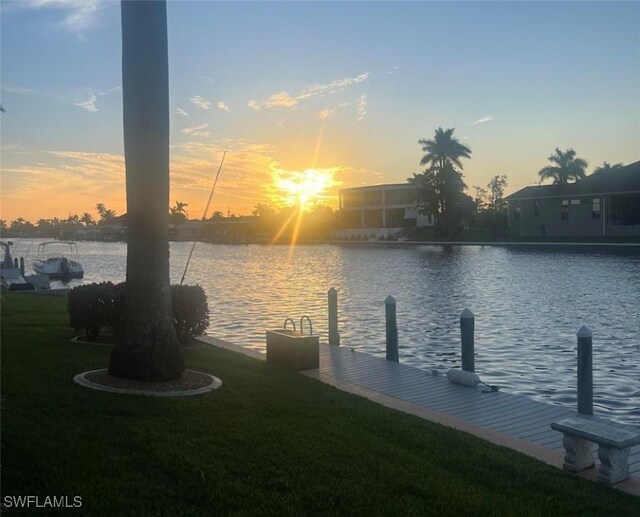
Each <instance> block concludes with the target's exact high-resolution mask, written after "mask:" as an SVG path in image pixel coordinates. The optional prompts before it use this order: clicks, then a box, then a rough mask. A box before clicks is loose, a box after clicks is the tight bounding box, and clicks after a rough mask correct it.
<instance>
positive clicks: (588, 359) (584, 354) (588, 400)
mask: <svg viewBox="0 0 640 517" xmlns="http://www.w3.org/2000/svg"><path fill="white" fill-rule="evenodd" d="M576 335H577V336H578V413H582V414H583V415H593V358H592V351H593V344H592V336H593V335H592V333H591V329H589V327H580V330H578V332H577V334H576Z"/></svg>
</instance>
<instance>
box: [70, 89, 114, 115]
mask: <svg viewBox="0 0 640 517" xmlns="http://www.w3.org/2000/svg"><path fill="white" fill-rule="evenodd" d="M120 90H122V88H121V87H120V86H114V87H113V88H108V89H106V90H93V89H92V88H89V89H88V94H87V96H88V98H87V99H84V100H80V101H76V102H74V103H73V104H74V106H78V107H79V108H82V109H83V110H86V111H89V112H92V113H95V112H96V111H98V106H97V104H96V101H97V100H98V97H103V96H105V95H108V94H110V93H115V92H119V91H120Z"/></svg>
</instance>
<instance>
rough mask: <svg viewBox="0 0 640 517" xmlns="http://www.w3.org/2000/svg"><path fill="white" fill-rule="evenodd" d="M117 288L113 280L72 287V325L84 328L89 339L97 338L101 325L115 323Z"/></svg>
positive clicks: (69, 303) (70, 319)
mask: <svg viewBox="0 0 640 517" xmlns="http://www.w3.org/2000/svg"><path fill="white" fill-rule="evenodd" d="M115 288H116V286H115V285H113V284H112V283H111V282H102V283H100V284H87V285H80V286H78V287H74V288H73V289H71V290H70V291H69V297H68V302H67V310H68V311H69V323H70V324H71V326H72V327H73V328H74V329H76V330H84V331H85V333H86V336H87V337H88V338H89V339H96V338H97V337H98V334H100V328H101V327H103V326H104V325H111V324H113V323H114V318H115V312H116V311H115V307H114V293H115Z"/></svg>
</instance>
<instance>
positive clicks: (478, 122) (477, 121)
mask: <svg viewBox="0 0 640 517" xmlns="http://www.w3.org/2000/svg"><path fill="white" fill-rule="evenodd" d="M492 120H493V117H490V116H486V117H482V118H480V119H478V120H476V121H475V122H472V123H471V125H472V126H475V125H476V124H484V123H485V122H490V121H492Z"/></svg>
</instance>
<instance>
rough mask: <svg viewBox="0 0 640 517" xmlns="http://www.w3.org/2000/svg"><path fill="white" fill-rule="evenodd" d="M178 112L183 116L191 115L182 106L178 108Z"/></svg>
mask: <svg viewBox="0 0 640 517" xmlns="http://www.w3.org/2000/svg"><path fill="white" fill-rule="evenodd" d="M176 113H177V114H178V115H182V116H183V117H188V116H189V113H188V112H187V111H186V110H183V109H182V108H178V109H176Z"/></svg>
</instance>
